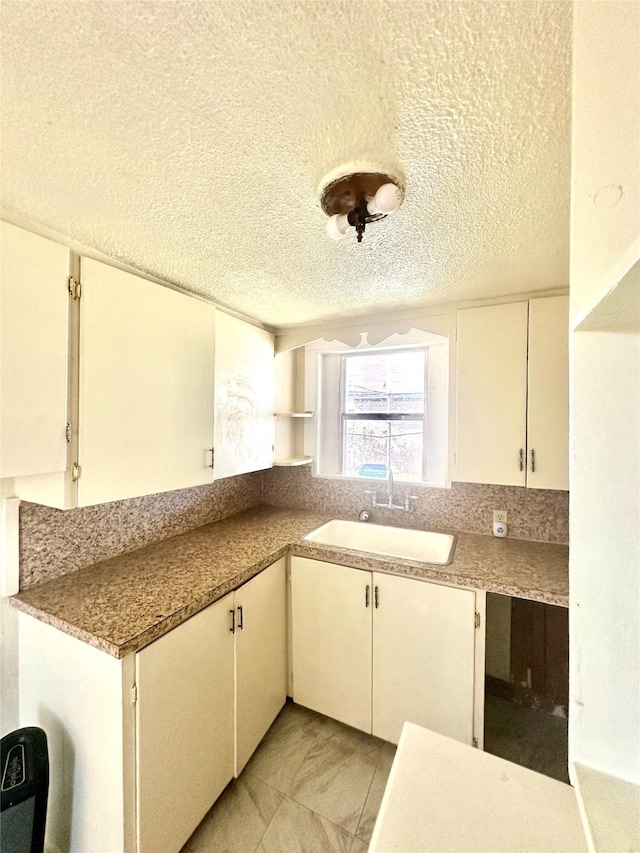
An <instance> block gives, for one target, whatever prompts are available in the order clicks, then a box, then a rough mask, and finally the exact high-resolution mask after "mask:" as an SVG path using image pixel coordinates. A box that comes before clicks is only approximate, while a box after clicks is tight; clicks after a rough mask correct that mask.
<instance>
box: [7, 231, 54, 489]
mask: <svg viewBox="0 0 640 853" xmlns="http://www.w3.org/2000/svg"><path fill="white" fill-rule="evenodd" d="M1 235H2V280H1V281H2V288H1V290H0V317H1V321H2V322H1V327H0V365H1V366H0V478H2V477H16V476H21V475H31V474H48V473H53V472H56V471H64V470H65V468H66V467H67V442H66V437H65V428H66V424H67V365H68V360H67V359H68V351H69V339H68V325H69V294H68V291H67V280H68V277H69V250H68V249H67V248H66V247H65V246H60V245H58V244H57V243H53V242H52V241H51V240H45V239H44V238H43V237H39V236H38V235H36V234H30V233H29V232H28V231H23V230H22V229H21V228H16V227H15V226H14V225H9V224H7V223H5V222H3V223H2V230H1Z"/></svg>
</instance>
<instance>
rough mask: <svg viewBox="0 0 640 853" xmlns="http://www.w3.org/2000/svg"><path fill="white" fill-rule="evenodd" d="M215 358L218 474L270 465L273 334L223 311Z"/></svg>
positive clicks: (217, 477)
mask: <svg viewBox="0 0 640 853" xmlns="http://www.w3.org/2000/svg"><path fill="white" fill-rule="evenodd" d="M215 364H216V369H215V449H216V456H215V468H214V471H215V478H216V479H217V480H219V479H221V478H222V477H232V476H234V475H235V474H245V473H247V472H248V471H259V470H261V469H263V468H270V467H271V463H272V460H273V443H274V429H275V427H274V417H273V396H274V368H273V336H272V335H271V334H269V332H265V331H264V330H263V329H258V328H257V327H256V326H252V325H251V324H250V323H245V322H244V321H243V320H238V319H237V318H236V317H231V316H229V315H228V314H224V313H223V312H221V311H219V312H218V314H217V317H216V360H215Z"/></svg>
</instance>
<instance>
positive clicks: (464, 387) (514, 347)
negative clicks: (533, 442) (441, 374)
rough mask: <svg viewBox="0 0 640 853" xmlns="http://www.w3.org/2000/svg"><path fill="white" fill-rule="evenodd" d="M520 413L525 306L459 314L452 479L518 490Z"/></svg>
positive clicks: (522, 447) (521, 474)
mask: <svg viewBox="0 0 640 853" xmlns="http://www.w3.org/2000/svg"><path fill="white" fill-rule="evenodd" d="M526 409H527V303H526V302H513V303H511V304H509V305H490V306H487V307H485V308H467V309H465V310H463V311H459V312H458V381H457V406H456V467H455V479H456V480H462V481H464V482H467V483H496V484H498V485H508V486H524V485H525V470H524V458H525V453H526V444H525V442H526ZM521 459H522V462H521Z"/></svg>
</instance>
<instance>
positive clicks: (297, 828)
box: [182, 702, 395, 853]
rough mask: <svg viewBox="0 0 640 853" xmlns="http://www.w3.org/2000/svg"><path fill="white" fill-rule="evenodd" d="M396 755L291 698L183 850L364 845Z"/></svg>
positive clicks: (252, 852)
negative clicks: (295, 702)
mask: <svg viewBox="0 0 640 853" xmlns="http://www.w3.org/2000/svg"><path fill="white" fill-rule="evenodd" d="M394 755H395V746H392V745H391V744H388V743H385V742H384V741H381V740H379V739H378V738H375V737H372V736H371V735H366V734H364V733H362V732H359V731H356V730H355V729H351V728H349V727H348V726H344V725H342V724H341V723H337V722H336V721H335V720H331V719H329V718H328V717H323V716H322V715H320V714H316V713H315V712H313V711H309V710H308V709H306V708H302V707H301V706H300V705H294V704H292V703H291V702H288V703H287V704H286V705H285V707H284V708H283V709H282V711H281V712H280V715H279V716H278V718H277V719H276V721H275V722H274V724H273V725H272V726H271V728H270V729H269V731H268V732H267V734H266V736H265V738H264V740H263V741H262V743H261V744H260V746H259V747H258V749H257V750H256V752H255V753H254V755H253V757H252V758H251V760H250V761H249V763H248V764H247V766H246V767H245V769H244V771H243V772H242V774H241V775H240V777H239V778H238V779H236V780H235V781H233V782H232V783H231V784H230V785H229V786H228V787H227V788H226V790H225V791H224V793H223V794H222V796H221V797H220V798H219V799H218V801H217V802H216V803H215V805H214V806H213V808H212V809H211V810H210V811H209V813H208V814H207V815H206V817H205V818H204V820H203V821H202V823H201V824H200V826H199V827H198V828H197V829H196V831H195V832H194V834H193V835H192V836H191V838H190V839H189V841H188V842H187V844H186V845H185V847H184V848H183V851H182V853H223V851H225V852H227V851H228V853H334V851H335V853H365V851H366V850H367V847H368V844H369V841H370V839H371V833H372V831H373V825H374V823H375V820H376V817H377V814H378V809H379V807H380V802H381V800H382V794H383V793H384V788H385V785H386V781H387V777H388V775H389V771H390V769H391V764H392V762H393V757H394Z"/></svg>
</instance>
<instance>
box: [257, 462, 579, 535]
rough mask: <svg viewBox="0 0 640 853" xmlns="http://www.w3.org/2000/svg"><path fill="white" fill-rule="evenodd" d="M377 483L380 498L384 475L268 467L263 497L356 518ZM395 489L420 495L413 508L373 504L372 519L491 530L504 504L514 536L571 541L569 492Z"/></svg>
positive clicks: (462, 486)
mask: <svg viewBox="0 0 640 853" xmlns="http://www.w3.org/2000/svg"><path fill="white" fill-rule="evenodd" d="M374 489H375V490H377V492H378V496H379V498H381V499H386V495H387V484H386V482H383V481H381V480H377V481H376V480H374V479H371V480H368V481H367V482H366V483H358V482H354V481H352V480H351V481H348V480H331V479H327V478H322V477H312V476H311V471H310V468H309V467H308V466H305V467H298V468H285V467H282V468H272V469H271V470H269V471H265V472H264V502H265V503H268V504H272V505H273V506H282V507H292V508H293V507H300V508H301V509H302V508H304V509H310V510H317V511H318V512H322V513H326V514H327V515H329V516H331V515H335V516H337V517H340V518H353V519H357V517H358V513H359V512H360V510H362V509H369V508H370V507H371V495H369V494H366V492H367V491H373V490H374ZM394 493H395V494H396V495H398V496H400V497H404V496H405V495H408V494H412V495H417V500H415V501H414V502H413V503H414V505H415V510H414V512H412V513H406V512H402V511H400V510H384V509H375V510H372V513H373V517H372V521H374V522H379V523H382V524H397V525H399V526H402V527H421V528H423V529H424V528H425V527H426V528H428V529H430V530H450V529H453V530H464V531H466V532H468V533H487V534H490V533H491V532H492V523H493V510H494V509H506V510H507V512H508V526H509V536H510V537H513V538H514V539H533V540H537V541H540V542H556V543H560V544H567V543H568V541H569V493H568V492H558V491H550V490H543V489H525V488H521V487H518V486H489V485H480V484H476V483H453V484H452V486H451V488H450V489H438V488H429V487H427V486H419V485H416V484H413V485H401V484H397V485H396V486H395V487H394Z"/></svg>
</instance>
